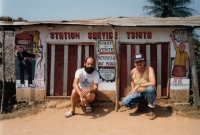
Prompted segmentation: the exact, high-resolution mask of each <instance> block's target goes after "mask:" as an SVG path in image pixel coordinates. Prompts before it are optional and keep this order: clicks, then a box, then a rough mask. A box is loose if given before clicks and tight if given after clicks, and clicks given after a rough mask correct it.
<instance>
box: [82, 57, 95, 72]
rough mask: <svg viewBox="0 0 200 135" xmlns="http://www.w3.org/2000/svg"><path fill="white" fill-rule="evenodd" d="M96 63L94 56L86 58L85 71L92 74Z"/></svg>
mask: <svg viewBox="0 0 200 135" xmlns="http://www.w3.org/2000/svg"><path fill="white" fill-rule="evenodd" d="M94 64H95V60H94V58H92V57H88V58H86V59H85V63H84V69H85V72H86V73H88V74H91V73H92V72H93V71H94Z"/></svg>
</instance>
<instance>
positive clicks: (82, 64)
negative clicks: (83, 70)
mask: <svg viewBox="0 0 200 135" xmlns="http://www.w3.org/2000/svg"><path fill="white" fill-rule="evenodd" d="M81 50H82V53H81V67H83V66H84V62H85V59H86V57H85V45H82V49H81ZM88 50H89V48H88ZM88 52H89V51H88Z"/></svg>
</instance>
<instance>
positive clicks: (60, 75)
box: [47, 44, 94, 96]
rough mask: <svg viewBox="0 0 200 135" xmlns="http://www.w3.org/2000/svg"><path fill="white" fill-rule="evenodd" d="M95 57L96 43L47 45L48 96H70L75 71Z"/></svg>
mask: <svg viewBox="0 0 200 135" xmlns="http://www.w3.org/2000/svg"><path fill="white" fill-rule="evenodd" d="M89 56H91V57H94V45H51V44H48V45H47V96H70V95H71V92H72V89H73V87H72V84H73V80H74V76H75V71H76V70H77V69H78V68H82V67H83V66H84V61H85V59H86V58H87V57H89Z"/></svg>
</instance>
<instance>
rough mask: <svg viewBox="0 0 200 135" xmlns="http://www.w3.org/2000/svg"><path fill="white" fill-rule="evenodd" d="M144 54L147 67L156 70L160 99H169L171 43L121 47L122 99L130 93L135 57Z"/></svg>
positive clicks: (124, 45)
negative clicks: (131, 72)
mask: <svg viewBox="0 0 200 135" xmlns="http://www.w3.org/2000/svg"><path fill="white" fill-rule="evenodd" d="M137 53H142V54H143V55H144V57H145V58H146V63H147V66H151V67H153V69H154V72H155V76H156V88H157V96H158V97H168V78H169V43H157V44H140V45H135V44H131V45H127V44H121V45H120V52H119V59H120V62H119V66H120V73H119V76H120V93H119V94H120V97H125V96H126V95H127V93H128V92H129V91H130V83H131V78H130V71H131V69H133V68H134V65H133V56H134V55H135V54H137Z"/></svg>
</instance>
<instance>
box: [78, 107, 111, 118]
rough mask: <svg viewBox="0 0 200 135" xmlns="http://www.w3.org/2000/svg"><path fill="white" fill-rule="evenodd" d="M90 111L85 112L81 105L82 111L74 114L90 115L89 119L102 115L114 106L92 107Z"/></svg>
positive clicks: (106, 113)
mask: <svg viewBox="0 0 200 135" xmlns="http://www.w3.org/2000/svg"><path fill="white" fill-rule="evenodd" d="M92 110H93V111H92V112H91V113H86V112H85V107H82V111H83V112H84V113H76V115H84V116H90V117H91V116H92V118H91V119H97V118H100V117H104V116H106V115H108V114H109V113H111V112H112V111H114V110H115V108H114V107H93V108H92Z"/></svg>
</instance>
